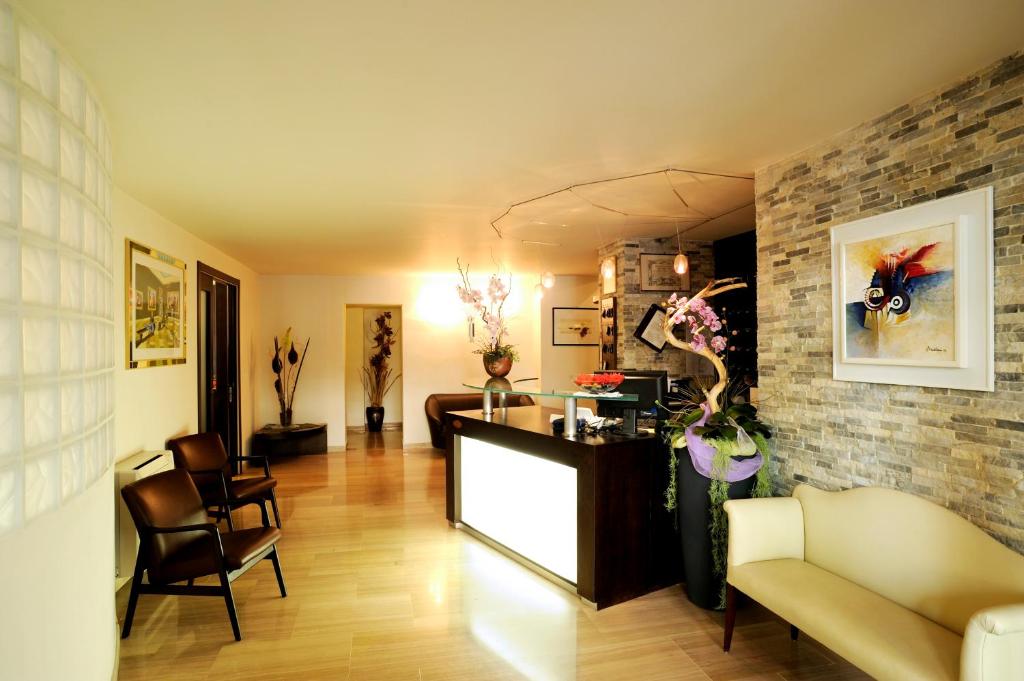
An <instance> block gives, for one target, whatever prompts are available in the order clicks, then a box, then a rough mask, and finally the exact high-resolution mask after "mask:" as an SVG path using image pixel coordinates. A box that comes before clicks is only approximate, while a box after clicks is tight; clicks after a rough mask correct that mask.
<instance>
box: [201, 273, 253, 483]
mask: <svg viewBox="0 0 1024 681" xmlns="http://www.w3.org/2000/svg"><path fill="white" fill-rule="evenodd" d="M198 275H199V287H198V288H199V294H198V295H199V300H198V306H197V309H198V314H197V315H196V316H197V318H198V320H199V357H198V362H197V363H198V365H199V368H198V382H199V384H198V388H199V432H201V433H207V432H211V431H213V432H216V433H219V434H220V438H221V440H222V441H223V442H224V447H225V448H226V449H227V452H228V455H229V456H230V457H232V459H234V458H236V457H238V456H240V455H241V454H242V448H241V409H240V405H239V394H238V392H239V380H238V379H239V366H240V363H239V345H238V301H239V281H238V279H235V278H234V277H231V276H228V275H226V274H224V273H223V272H219V271H217V270H215V269H213V268H212V267H209V266H207V265H204V264H203V263H199V267H198ZM235 468H236V470H237V469H238V468H239V466H238V464H237V462H236V464H235Z"/></svg>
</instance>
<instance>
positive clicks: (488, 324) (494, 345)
mask: <svg viewBox="0 0 1024 681" xmlns="http://www.w3.org/2000/svg"><path fill="white" fill-rule="evenodd" d="M455 263H456V266H457V267H458V269H459V275H460V276H461V277H462V283H461V284H459V285H457V286H456V287H455V290H456V291H457V292H458V294H459V299H460V300H461V301H462V302H463V303H465V304H466V305H467V306H469V307H470V309H471V310H472V312H471V317H470V319H474V318H479V319H480V321H481V322H483V326H484V329H485V331H486V334H485V335H482V337H481V338H480V340H479V341H478V344H477V349H476V350H474V351H473V352H474V354H477V355H482V356H483V360H484V369H485V370H486V371H487V373H488V374H490V375H491V376H493V377H501V376H505V375H506V374H508V372H509V371H511V370H512V363H513V362H515V361H516V360H517V359H519V353H518V352H517V351H516V349H515V346H513V345H510V344H508V343H506V342H505V337H506V336H508V335H509V333H508V326H507V325H506V324H505V301H507V300H508V296H509V294H510V293H511V292H512V276H511V275H509V278H508V283H505V281H503V280H502V278H501V277H500V276H499V275H498V274H492V275H491V276H490V278H489V279H488V280H487V293H486V294H485V293H483V292H482V291H481V290H480V289H478V288H474V287H473V285H472V284H471V283H470V281H469V266H466V268H465V269H463V267H462V263H460V262H459V261H458V260H456V261H455ZM474 336H475V334H474Z"/></svg>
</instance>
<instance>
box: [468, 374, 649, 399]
mask: <svg viewBox="0 0 1024 681" xmlns="http://www.w3.org/2000/svg"><path fill="white" fill-rule="evenodd" d="M462 386H463V387H464V388H469V389H470V390H480V391H484V390H490V391H491V392H492V393H498V394H504V395H529V396H530V397H555V398H558V399H560V400H564V399H565V398H567V397H575V398H577V399H581V400H584V399H589V400H601V401H603V402H636V401H638V400H639V396H638V395H631V394H623V393H620V394H613V395H594V394H592V393H588V392H586V391H582V390H581V391H573V390H553V391H546V390H530V389H529V388H516V387H514V386H513V385H512V383H511V382H510V381H509V380H508V379H504V378H492V379H490V380H489V381H487V382H486V383H484V384H483V385H473V384H471V383H463V384H462Z"/></svg>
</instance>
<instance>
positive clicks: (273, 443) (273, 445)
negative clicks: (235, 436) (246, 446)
mask: <svg viewBox="0 0 1024 681" xmlns="http://www.w3.org/2000/svg"><path fill="white" fill-rule="evenodd" d="M252 453H253V456H266V457H275V456H291V455H296V454H326V453H327V424H326V423H298V424H295V425H292V426H279V425H276V424H268V425H265V426H263V427H262V428H260V429H259V430H257V431H256V432H255V433H253V436H252Z"/></svg>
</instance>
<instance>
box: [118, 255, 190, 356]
mask: <svg viewBox="0 0 1024 681" xmlns="http://www.w3.org/2000/svg"><path fill="white" fill-rule="evenodd" d="M125 302H126V304H125V334H126V338H125V340H126V346H127V349H128V352H127V364H128V368H129V369H136V368H139V367H152V366H163V365H167V364H182V363H184V362H185V263H184V262H182V261H181V260H178V259H177V258H174V257H172V256H169V255H167V254H165V253H161V252H160V251H157V250H154V249H152V248H149V247H148V246H143V245H142V244H140V243H137V242H135V241H132V240H131V239H126V240H125Z"/></svg>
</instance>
